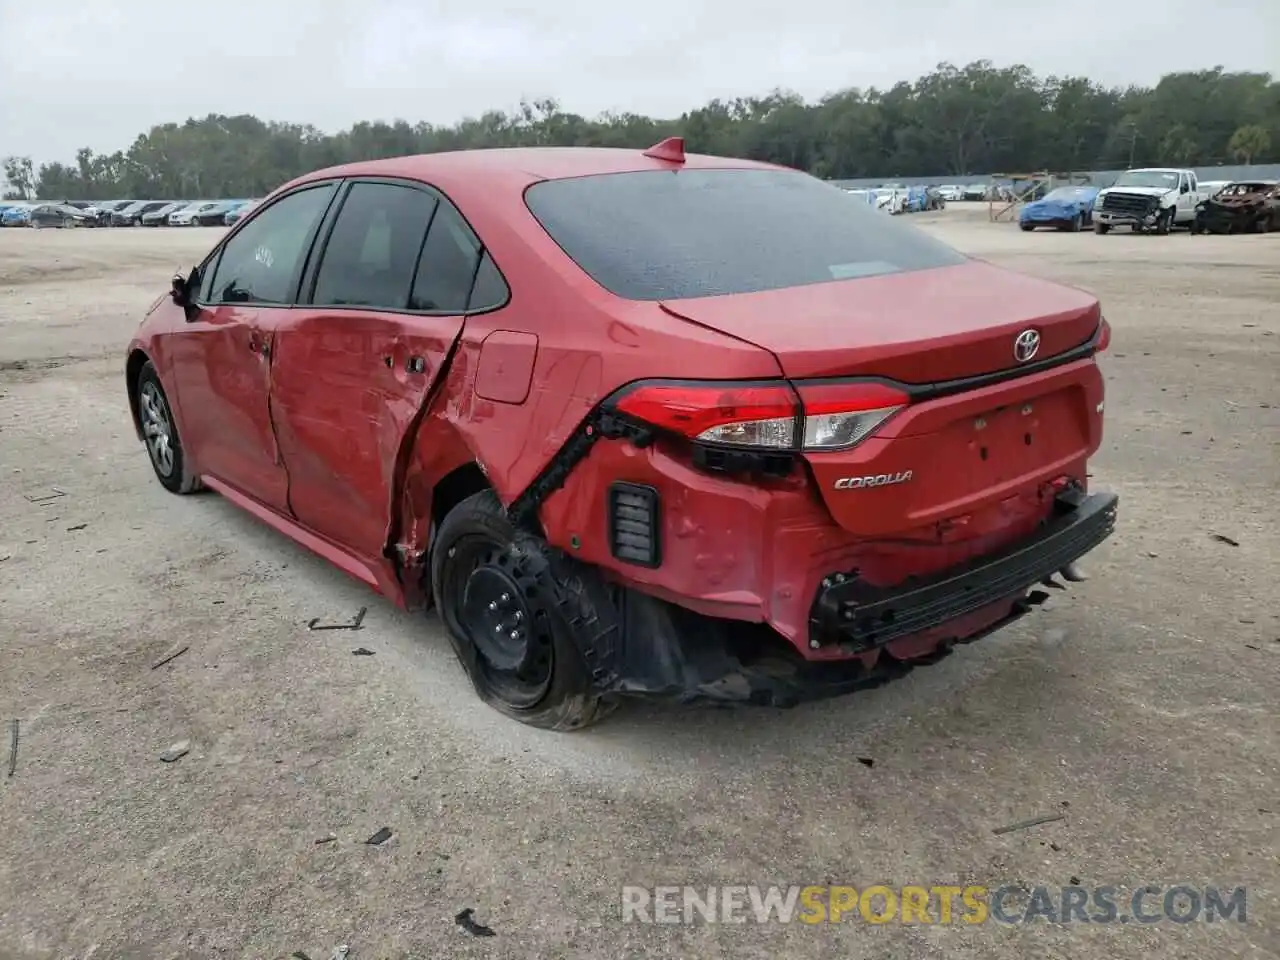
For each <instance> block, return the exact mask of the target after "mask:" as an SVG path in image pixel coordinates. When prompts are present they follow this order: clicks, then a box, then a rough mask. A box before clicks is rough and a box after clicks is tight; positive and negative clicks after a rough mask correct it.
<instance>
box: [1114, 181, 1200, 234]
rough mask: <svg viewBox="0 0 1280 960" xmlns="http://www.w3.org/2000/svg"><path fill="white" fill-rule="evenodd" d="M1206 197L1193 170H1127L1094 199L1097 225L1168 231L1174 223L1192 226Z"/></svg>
mask: <svg viewBox="0 0 1280 960" xmlns="http://www.w3.org/2000/svg"><path fill="white" fill-rule="evenodd" d="M1202 199H1204V198H1203V197H1202V196H1201V194H1200V188H1199V185H1198V184H1197V183H1196V175H1195V171H1193V170H1177V169H1170V168H1166V167H1153V168H1149V169H1143V170H1126V171H1125V172H1124V173H1122V174H1120V176H1119V177H1117V178H1116V182H1115V183H1113V184H1112V185H1111V186H1109V187H1107V188H1106V189H1105V190H1103V191H1101V192H1100V193H1099V194H1098V198H1097V199H1096V200H1094V201H1093V229H1094V232H1095V233H1106V232H1107V231H1108V230H1110V229H1111V228H1112V227H1129V228H1130V229H1131V230H1133V232H1134V233H1140V232H1142V231H1145V230H1147V229H1152V230H1155V232H1156V233H1160V234H1164V233H1168V232H1169V231H1170V230H1172V229H1173V228H1174V227H1179V226H1185V227H1189V226H1191V224H1192V223H1194V222H1195V219H1196V204H1197V203H1199V202H1200V201H1201V200H1202Z"/></svg>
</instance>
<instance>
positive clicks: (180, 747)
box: [160, 740, 191, 763]
mask: <svg viewBox="0 0 1280 960" xmlns="http://www.w3.org/2000/svg"><path fill="white" fill-rule="evenodd" d="M190 752H191V741H190V740H179V741H178V742H177V743H175V744H174V745H173V746H171V747H170V748H169V749H168V750H166V751H165V752H164V753H162V754H160V762H161V763H173V762H174V761H175V760H181V759H182V758H183V757H185V756H186V755H187V754H188V753H190Z"/></svg>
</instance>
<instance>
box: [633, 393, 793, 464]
mask: <svg viewBox="0 0 1280 960" xmlns="http://www.w3.org/2000/svg"><path fill="white" fill-rule="evenodd" d="M796 404H797V400H796V395H795V393H794V391H792V389H791V388H790V387H789V386H787V385H786V384H773V383H768V384H766V383H737V384H730V383H645V384H640V385H639V386H637V387H636V388H634V389H633V390H630V391H629V392H627V393H626V394H624V395H623V396H622V397H620V398H619V399H618V401H617V403H616V404H615V407H616V408H617V409H618V411H619V412H621V413H625V414H629V415H630V416H633V417H636V418H637V419H639V420H643V421H644V422H645V423H650V424H653V425H654V426H655V427H661V428H662V429H664V430H671V431H674V432H675V433H679V434H682V435H683V436H686V437H688V438H689V439H690V440H702V441H704V442H709V443H731V444H745V445H749V446H763V447H775V448H783V449H785V448H787V447H791V446H793V442H792V441H793V438H794V436H795V418H796Z"/></svg>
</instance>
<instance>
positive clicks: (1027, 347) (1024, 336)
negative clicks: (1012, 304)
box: [1013, 330, 1040, 363]
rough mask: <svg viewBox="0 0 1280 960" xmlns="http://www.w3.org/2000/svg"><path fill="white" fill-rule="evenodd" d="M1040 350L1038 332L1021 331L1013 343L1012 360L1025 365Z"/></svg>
mask: <svg viewBox="0 0 1280 960" xmlns="http://www.w3.org/2000/svg"><path fill="white" fill-rule="evenodd" d="M1039 349H1040V331H1039V330H1023V331H1022V332H1021V333H1020V334H1018V336H1017V338H1016V339H1015V340H1014V341H1013V359H1015V360H1017V361H1018V362H1019V363H1026V362H1027V361H1028V360H1030V359H1031V358H1032V357H1034V356H1035V355H1036V352H1037V351H1038V350H1039Z"/></svg>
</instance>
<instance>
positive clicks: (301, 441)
mask: <svg viewBox="0 0 1280 960" xmlns="http://www.w3.org/2000/svg"><path fill="white" fill-rule="evenodd" d="M460 224H461V225H462V227H463V228H464V230H465V223H464V222H463V221H462V219H461V217H460V216H459V215H458V213H457V211H456V210H455V209H454V208H453V207H452V205H451V204H449V202H448V201H447V200H445V199H444V198H443V197H442V196H441V195H440V194H438V193H436V192H435V191H433V190H431V189H429V188H427V187H425V186H424V185H422V184H418V183H413V182H408V181H400V180H392V179H381V178H368V179H356V180H351V181H348V182H347V183H345V184H344V185H343V188H342V193H341V195H340V196H339V198H338V201H337V203H336V204H335V205H334V210H333V212H331V214H330V216H329V218H327V221H326V224H325V226H324V227H323V228H322V231H321V241H320V242H321V248H320V249H319V252H318V254H317V255H316V256H314V257H313V258H312V261H313V263H312V265H311V266H310V267H309V268H308V271H307V274H306V276H304V278H303V284H302V288H301V291H300V294H299V304H298V306H297V308H295V309H294V310H292V311H290V315H289V316H288V317H287V318H286V319H284V320H283V322H281V324H280V325H279V326H278V327H277V329H276V332H275V342H274V350H275V357H274V360H273V364H272V387H271V411H272V421H273V423H274V425H275V431H276V437H277V440H278V442H279V444H280V450H281V454H282V456H283V458H284V462H285V465H286V467H287V469H288V475H289V508H290V510H291V511H292V513H293V515H294V517H295V518H296V519H297V520H298V522H299V523H301V524H302V525H304V526H305V527H307V528H309V529H310V530H312V531H314V532H315V533H318V534H320V535H321V536H323V537H325V538H326V539H328V540H331V541H333V542H335V543H338V544H340V545H342V546H344V547H345V548H346V549H347V550H348V551H350V552H351V553H352V554H355V555H356V556H358V557H361V558H364V559H367V560H376V559H377V558H379V557H381V556H382V555H383V552H384V547H385V545H386V542H387V538H388V529H389V526H390V524H391V521H392V513H391V511H392V509H393V505H392V494H393V491H394V490H395V489H396V471H397V467H398V464H399V463H400V462H401V453H402V447H403V446H404V442H405V437H406V434H407V433H408V432H409V430H410V428H411V427H412V425H413V424H414V422H415V420H416V418H417V416H418V414H419V411H420V410H421V409H422V407H423V406H424V404H425V403H426V402H427V400H428V397H429V396H430V394H431V391H432V387H433V386H434V385H435V383H436V382H437V379H438V377H439V376H440V373H441V371H442V369H443V368H444V367H445V365H446V361H447V358H448V356H449V354H450V352H451V350H452V349H453V346H454V344H455V343H456V342H457V340H458V337H459V336H460V334H461V332H462V327H463V323H464V315H465V312H466V305H467V298H468V295H469V291H470V288H471V285H472V281H473V278H474V275H475V269H476V263H477V260H478V252H477V251H478V249H479V244H478V242H476V241H475V240H474V237H473V236H471V235H470V233H469V231H466V232H465V233H464V234H463V235H464V237H465V238H466V241H467V243H466V245H464V246H459V244H458V227H459V225H460Z"/></svg>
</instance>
